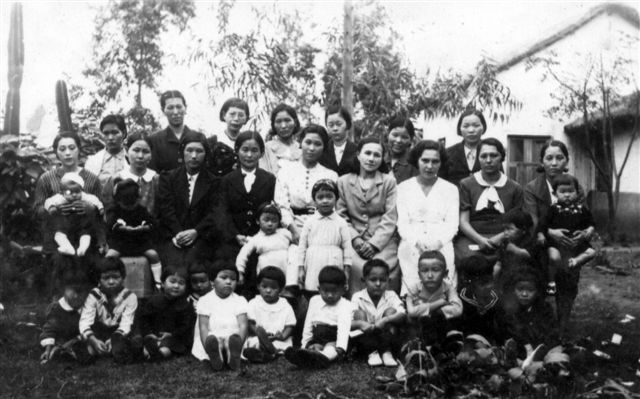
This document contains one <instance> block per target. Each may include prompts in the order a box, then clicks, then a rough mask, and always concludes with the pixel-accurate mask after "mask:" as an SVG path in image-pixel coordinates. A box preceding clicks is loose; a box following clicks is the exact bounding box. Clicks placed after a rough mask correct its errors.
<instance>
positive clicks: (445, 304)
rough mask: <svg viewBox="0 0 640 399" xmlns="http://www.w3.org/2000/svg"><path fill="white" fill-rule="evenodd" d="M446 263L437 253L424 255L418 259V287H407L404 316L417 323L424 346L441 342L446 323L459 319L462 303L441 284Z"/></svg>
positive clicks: (448, 285)
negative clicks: (405, 313)
mask: <svg viewBox="0 0 640 399" xmlns="http://www.w3.org/2000/svg"><path fill="white" fill-rule="evenodd" d="M446 275H447V261H446V260H445V258H444V256H443V255H442V253H441V252H440V251H425V252H423V253H422V254H421V255H420V258H419V259H418V276H419V277H420V283H417V284H415V285H414V286H412V287H409V289H408V294H407V298H406V303H407V315H408V316H409V318H410V320H411V319H413V320H414V321H415V322H417V323H418V327H419V330H420V329H421V330H422V334H421V335H422V336H421V338H422V339H423V341H424V343H425V345H430V344H432V343H435V342H440V341H442V339H444V337H445V336H446V332H447V331H448V329H449V324H450V323H449V320H451V319H453V318H456V317H460V315H461V314H462V302H461V301H460V297H459V296H458V293H457V292H456V290H455V288H453V286H452V285H451V284H449V283H448V282H446V281H444V277H445V276H446Z"/></svg>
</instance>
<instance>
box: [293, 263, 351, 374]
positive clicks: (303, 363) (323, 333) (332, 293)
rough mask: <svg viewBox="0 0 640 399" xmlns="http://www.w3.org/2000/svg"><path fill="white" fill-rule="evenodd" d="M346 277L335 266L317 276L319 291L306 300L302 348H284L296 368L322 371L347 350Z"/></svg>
mask: <svg viewBox="0 0 640 399" xmlns="http://www.w3.org/2000/svg"><path fill="white" fill-rule="evenodd" d="M346 280H347V279H346V276H345V274H344V271H343V270H342V269H341V268H339V267H337V266H325V267H324V268H323V269H322V270H321V271H320V274H319V275H318V282H319V287H318V290H319V291H320V294H319V295H315V296H313V297H312V298H311V300H310V301H309V309H308V310H307V316H306V318H305V321H304V329H303V333H302V348H288V349H287V350H286V351H285V352H284V356H285V357H286V358H287V360H289V361H290V362H291V363H293V364H295V365H296V366H298V367H308V368H326V367H328V366H329V365H330V364H331V362H335V361H337V360H339V359H340V358H341V357H342V356H343V355H344V354H345V353H346V351H347V344H348V343H349V331H350V330H351V313H352V309H351V303H350V302H349V301H348V300H347V299H345V298H343V295H344V293H345V285H346V282H347V281H346Z"/></svg>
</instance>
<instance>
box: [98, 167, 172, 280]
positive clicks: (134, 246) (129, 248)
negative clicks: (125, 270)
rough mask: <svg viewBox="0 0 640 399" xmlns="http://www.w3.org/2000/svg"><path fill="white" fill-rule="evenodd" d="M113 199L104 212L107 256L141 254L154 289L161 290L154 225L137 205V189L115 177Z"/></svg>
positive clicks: (126, 180)
mask: <svg viewBox="0 0 640 399" xmlns="http://www.w3.org/2000/svg"><path fill="white" fill-rule="evenodd" d="M113 200H114V201H113V202H114V203H113V205H112V206H110V207H109V209H108V210H107V228H108V230H109V234H108V236H107V239H108V243H109V251H108V252H107V255H106V256H109V257H116V258H119V257H120V256H136V255H140V254H143V255H144V256H145V257H146V258H147V259H148V260H149V265H151V273H152V274H153V279H154V281H155V284H156V287H157V288H160V287H161V286H162V281H161V280H160V277H161V273H162V266H161V264H160V257H159V256H158V253H157V252H156V250H155V249H153V243H152V240H151V237H152V234H153V229H154V228H155V225H156V222H155V218H154V217H153V216H151V214H149V211H147V208H145V207H144V206H142V205H141V204H140V186H138V183H136V182H135V181H133V180H132V179H124V180H120V179H119V178H117V179H116V181H115V185H114V188H113Z"/></svg>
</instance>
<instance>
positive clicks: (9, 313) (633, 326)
mask: <svg viewBox="0 0 640 399" xmlns="http://www.w3.org/2000/svg"><path fill="white" fill-rule="evenodd" d="M610 260H611V265H612V266H615V267H619V268H623V269H624V271H626V272H627V273H629V275H627V276H620V275H615V274H604V273H601V272H600V271H597V270H596V269H594V268H592V267H587V268H585V269H583V273H582V279H581V284H580V294H579V297H578V300H577V304H576V308H575V312H574V315H573V332H574V336H575V338H576V341H579V342H580V343H581V345H583V346H586V347H587V348H588V349H589V350H594V349H599V350H601V351H603V352H606V353H608V354H609V355H611V360H606V359H601V358H597V357H595V356H590V357H589V368H590V370H589V379H592V380H593V382H592V383H590V384H589V385H588V386H589V388H595V387H597V386H598V385H601V384H602V382H603V381H604V380H605V379H606V378H614V379H617V380H618V381H624V382H633V383H634V384H633V385H632V386H631V387H630V388H629V389H630V390H631V391H635V392H638V391H639V387H640V377H636V376H635V373H636V369H640V364H639V363H638V359H639V357H640V289H638V282H639V281H640V269H639V268H638V266H639V265H640V254H638V253H636V254H631V253H621V254H620V253H618V254H616V255H613V256H612V257H611V258H610ZM3 303H4V306H5V311H4V314H3V315H2V316H1V317H2V318H1V319H0V397H2V398H14V397H15V398H48V397H51V398H54V397H58V398H92V399H100V398H121V397H122V398H208V397H212V398H264V397H269V396H270V397H273V398H282V399H284V398H294V397H295V398H309V397H313V398H315V397H317V396H318V395H319V394H321V393H322V392H323V390H324V389H325V388H328V389H330V390H331V391H332V392H335V393H336V394H338V395H341V396H344V397H349V398H376V397H387V396H386V394H385V393H383V392H380V391H378V390H377V389H376V386H377V383H376V381H375V376H376V375H381V374H383V375H387V376H392V375H393V374H394V371H395V370H390V369H386V370H385V369H382V368H378V369H370V368H369V367H368V366H367V365H366V364H364V363H360V362H355V361H346V362H345V363H343V364H340V365H337V366H334V367H332V368H330V369H329V370H324V371H314V372H309V371H301V370H297V369H295V368H294V367H292V366H291V365H289V364H288V363H287V362H286V360H284V359H278V360H277V361H276V362H274V363H271V364H267V365H250V366H249V367H248V368H247V370H246V372H244V373H242V374H237V373H232V372H230V371H226V372H221V373H215V374H214V373H212V372H211V371H210V370H209V369H208V368H207V367H205V366H203V365H202V364H199V363H198V362H197V361H195V360H193V359H191V358H180V359H175V360H171V361H168V362H164V363H157V364H136V365H130V366H116V365H115V364H114V363H113V362H112V361H111V360H108V359H104V360H101V361H99V362H98V363H96V364H94V365H92V366H88V367H80V366H77V365H76V364H73V363H64V362H52V363H51V364H47V365H40V363H39V361H38V357H39V356H40V353H41V349H40V347H39V346H38V340H37V336H38V333H39V331H38V330H37V328H36V327H33V326H29V325H25V324H20V325H19V324H18V323H20V322H23V323H29V322H35V323H39V322H40V321H41V320H42V313H43V311H44V308H45V306H46V304H45V303H43V302H41V301H40V302H36V303H31V304H25V303H20V302H17V303H6V302H3ZM625 314H630V315H632V316H634V317H636V318H637V319H636V320H634V321H631V322H628V323H620V321H621V320H622V319H623V318H624V316H625ZM613 333H617V334H620V335H622V343H621V344H620V345H613V344H610V343H606V342H603V341H608V340H610V339H611V336H612V334H613ZM324 397H329V396H327V395H325V396H324ZM608 397H610V396H608Z"/></svg>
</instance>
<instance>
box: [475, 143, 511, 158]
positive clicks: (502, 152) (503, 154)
mask: <svg viewBox="0 0 640 399" xmlns="http://www.w3.org/2000/svg"><path fill="white" fill-rule="evenodd" d="M487 145H488V146H491V147H496V150H498V152H499V153H500V156H501V157H502V162H504V161H505V158H506V157H507V153H506V152H505V150H504V145H502V142H501V141H500V140H498V139H496V138H495V137H488V138H486V139H482V140H480V144H478V148H477V152H476V157H479V156H480V150H481V149H482V146H487Z"/></svg>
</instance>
